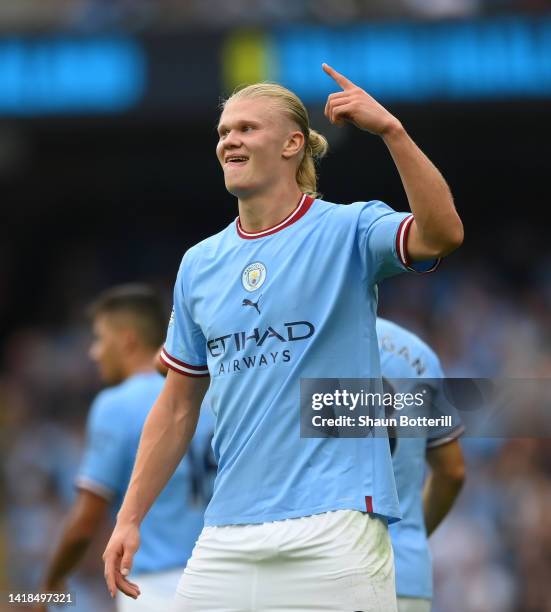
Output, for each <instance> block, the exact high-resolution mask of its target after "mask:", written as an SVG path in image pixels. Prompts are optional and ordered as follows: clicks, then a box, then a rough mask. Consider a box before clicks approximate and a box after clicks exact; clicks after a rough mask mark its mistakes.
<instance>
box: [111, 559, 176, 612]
mask: <svg viewBox="0 0 551 612" xmlns="http://www.w3.org/2000/svg"><path fill="white" fill-rule="evenodd" d="M183 571H184V568H183V567H181V568H178V569H174V570H168V571H166V572H151V573H147V574H131V575H130V576H129V580H130V582H135V583H136V584H137V585H138V586H139V587H140V592H141V595H140V596H139V597H138V599H132V597H128V595H125V594H124V593H121V592H120V591H118V592H117V612H165V611H166V612H168V610H170V606H171V605H172V601H173V600H174V593H175V592H176V587H177V585H178V581H179V580H180V578H181V576H182V572H183Z"/></svg>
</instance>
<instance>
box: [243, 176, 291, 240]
mask: <svg viewBox="0 0 551 612" xmlns="http://www.w3.org/2000/svg"><path fill="white" fill-rule="evenodd" d="M301 198H302V192H301V190H300V188H299V186H298V185H297V184H296V183H294V184H292V185H283V186H282V185H277V186H274V188H273V189H272V190H270V191H265V192H262V193H257V194H252V195H250V196H244V197H240V198H239V200H238V207H239V222H240V223H241V227H242V228H243V229H244V230H245V231H246V232H260V231H262V230H265V229H267V228H269V227H272V226H274V225H277V224H278V223H279V222H280V221H283V219H285V217H287V216H288V215H290V214H291V213H292V212H293V210H294V209H295V208H296V207H297V205H298V203H299V202H300V199H301Z"/></svg>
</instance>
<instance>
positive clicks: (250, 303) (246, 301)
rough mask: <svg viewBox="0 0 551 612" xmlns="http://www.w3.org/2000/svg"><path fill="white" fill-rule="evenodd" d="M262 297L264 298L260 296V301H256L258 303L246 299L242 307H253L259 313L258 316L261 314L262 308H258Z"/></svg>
mask: <svg viewBox="0 0 551 612" xmlns="http://www.w3.org/2000/svg"><path fill="white" fill-rule="evenodd" d="M261 297H262V296H261V295H260V296H259V297H258V300H256V302H253V301H252V300H249V299H248V298H245V299H244V300H243V302H242V303H241V306H252V307H253V308H254V309H255V310H256V312H258V314H260V308H259V307H258V302H260V298H261Z"/></svg>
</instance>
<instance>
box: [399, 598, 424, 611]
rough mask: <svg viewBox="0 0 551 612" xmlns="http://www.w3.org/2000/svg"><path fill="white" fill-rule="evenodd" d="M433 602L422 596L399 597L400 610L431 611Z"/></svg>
mask: <svg viewBox="0 0 551 612" xmlns="http://www.w3.org/2000/svg"><path fill="white" fill-rule="evenodd" d="M431 608H432V602H431V600H430V599H423V598H421V597H398V612H430V610H431Z"/></svg>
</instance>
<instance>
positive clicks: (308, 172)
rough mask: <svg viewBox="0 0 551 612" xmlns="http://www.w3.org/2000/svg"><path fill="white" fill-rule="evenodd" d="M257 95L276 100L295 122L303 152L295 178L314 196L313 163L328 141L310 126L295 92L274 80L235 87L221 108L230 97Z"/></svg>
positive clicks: (319, 157)
mask: <svg viewBox="0 0 551 612" xmlns="http://www.w3.org/2000/svg"><path fill="white" fill-rule="evenodd" d="M260 97H266V98H272V99H274V100H276V102H277V103H278V104H279V106H280V108H281V110H282V111H283V112H285V113H286V114H287V116H288V117H289V118H290V119H291V120H292V121H294V122H295V123H296V124H297V126H298V127H299V129H300V131H301V132H302V133H303V134H304V154H303V157H302V159H301V161H300V164H299V166H298V168H297V174H296V179H297V183H298V186H299V187H300V189H301V190H302V191H303V192H304V193H306V194H308V195H310V196H312V197H314V198H316V197H318V196H319V194H318V192H317V185H318V177H317V173H316V164H317V162H318V161H319V160H320V159H321V158H322V157H323V156H324V155H325V154H326V153H327V149H328V148H329V143H328V142H327V140H326V138H325V137H324V136H322V135H321V134H320V133H319V132H316V130H313V129H311V128H310V119H309V117H308V111H307V110H306V108H305V106H304V104H303V103H302V101H301V99H300V98H299V97H298V96H297V95H296V94H294V93H293V92H292V91H290V90H289V89H287V88H286V87H283V86H282V85H278V84H277V83H255V84H254V85H248V86H246V87H243V88H242V89H237V90H236V91H234V92H233V94H232V95H231V96H230V97H229V98H228V99H227V100H224V101H223V102H222V104H221V108H222V110H223V109H224V107H225V106H226V104H227V103H228V102H229V101H230V100H236V99H239V98H260Z"/></svg>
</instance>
